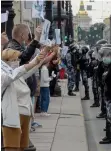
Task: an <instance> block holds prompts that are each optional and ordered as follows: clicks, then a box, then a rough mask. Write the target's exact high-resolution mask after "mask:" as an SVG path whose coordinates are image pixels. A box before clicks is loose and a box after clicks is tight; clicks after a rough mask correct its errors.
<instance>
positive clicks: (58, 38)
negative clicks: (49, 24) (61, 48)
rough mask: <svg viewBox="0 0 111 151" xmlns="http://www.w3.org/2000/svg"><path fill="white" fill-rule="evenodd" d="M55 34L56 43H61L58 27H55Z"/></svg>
mask: <svg viewBox="0 0 111 151" xmlns="http://www.w3.org/2000/svg"><path fill="white" fill-rule="evenodd" d="M55 36H56V44H58V45H60V44H61V36H60V29H55Z"/></svg>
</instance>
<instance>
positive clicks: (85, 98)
mask: <svg viewBox="0 0 111 151" xmlns="http://www.w3.org/2000/svg"><path fill="white" fill-rule="evenodd" d="M89 99H90V98H89V96H85V97H84V98H82V99H81V100H89Z"/></svg>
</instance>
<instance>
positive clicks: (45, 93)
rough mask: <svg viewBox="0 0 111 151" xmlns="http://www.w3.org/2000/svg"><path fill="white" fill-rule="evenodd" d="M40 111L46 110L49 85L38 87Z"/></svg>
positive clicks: (48, 98)
mask: <svg viewBox="0 0 111 151" xmlns="http://www.w3.org/2000/svg"><path fill="white" fill-rule="evenodd" d="M40 100H41V112H47V111H48V107H49V101H50V92H49V87H41V88H40Z"/></svg>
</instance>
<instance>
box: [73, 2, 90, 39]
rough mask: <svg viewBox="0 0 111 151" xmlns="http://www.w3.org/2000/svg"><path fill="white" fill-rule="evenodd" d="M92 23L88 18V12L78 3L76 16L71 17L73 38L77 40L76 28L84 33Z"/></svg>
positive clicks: (82, 4)
mask: <svg viewBox="0 0 111 151" xmlns="http://www.w3.org/2000/svg"><path fill="white" fill-rule="evenodd" d="M91 23H92V19H91V18H90V17H89V16H88V12H87V11H86V10H85V7H84V2H83V1H81V2H80V8H79V11H78V13H77V14H76V16H74V17H73V25H74V38H75V40H77V39H78V36H80V35H78V28H81V29H82V30H84V31H88V30H89V28H90V26H91Z"/></svg>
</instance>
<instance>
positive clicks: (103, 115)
mask: <svg viewBox="0 0 111 151" xmlns="http://www.w3.org/2000/svg"><path fill="white" fill-rule="evenodd" d="M105 117H106V114H104V113H102V112H101V113H100V114H99V115H98V116H96V118H105Z"/></svg>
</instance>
